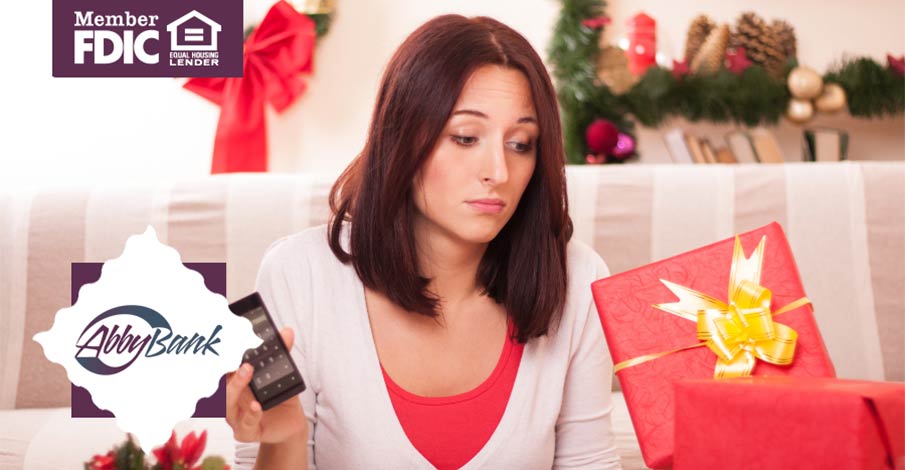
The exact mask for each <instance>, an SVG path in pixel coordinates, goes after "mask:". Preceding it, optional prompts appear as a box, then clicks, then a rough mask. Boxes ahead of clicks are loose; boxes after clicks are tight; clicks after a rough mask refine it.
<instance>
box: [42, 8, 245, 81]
mask: <svg viewBox="0 0 905 470" xmlns="http://www.w3.org/2000/svg"><path fill="white" fill-rule="evenodd" d="M242 42H243V37H242V0H160V1H152V0H53V75H54V76H55V77H240V76H242Z"/></svg>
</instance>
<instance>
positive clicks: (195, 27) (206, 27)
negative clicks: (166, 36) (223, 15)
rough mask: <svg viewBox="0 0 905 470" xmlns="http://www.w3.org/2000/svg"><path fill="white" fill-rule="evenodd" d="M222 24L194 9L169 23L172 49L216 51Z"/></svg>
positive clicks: (168, 28) (168, 30)
mask: <svg viewBox="0 0 905 470" xmlns="http://www.w3.org/2000/svg"><path fill="white" fill-rule="evenodd" d="M221 29H222V28H221V27H220V24H219V23H217V22H216V21H214V20H212V19H210V18H208V17H206V16H204V15H202V14H201V13H199V12H198V11H197V10H192V11H190V12H188V13H186V14H184V15H182V16H180V17H179V18H177V19H176V20H174V21H173V22H171V23H170V24H168V25H167V32H169V33H170V50H171V51H216V50H217V36H218V35H219V33H220V30H221Z"/></svg>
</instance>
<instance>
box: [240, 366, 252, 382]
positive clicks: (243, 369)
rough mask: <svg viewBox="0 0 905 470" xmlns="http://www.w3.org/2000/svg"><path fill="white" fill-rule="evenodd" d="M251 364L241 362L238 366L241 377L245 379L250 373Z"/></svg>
mask: <svg viewBox="0 0 905 470" xmlns="http://www.w3.org/2000/svg"><path fill="white" fill-rule="evenodd" d="M250 369H251V366H249V365H248V364H242V367H240V368H239V375H241V376H242V378H243V379H247V378H248V376H249V375H251V370H250Z"/></svg>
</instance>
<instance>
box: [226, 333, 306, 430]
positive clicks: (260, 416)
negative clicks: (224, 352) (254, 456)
mask: <svg viewBox="0 0 905 470" xmlns="http://www.w3.org/2000/svg"><path fill="white" fill-rule="evenodd" d="M280 336H282V337H283V342H284V343H285V344H286V349H288V350H292V343H293V339H294V336H295V335H294V334H293V332H292V329H291V328H283V329H282V330H280ZM253 372H254V368H253V367H252V366H251V364H242V366H241V367H239V370H237V371H236V372H233V373H230V374H228V375H227V378H226V422H227V423H228V424H229V425H230V427H231V428H233V438H235V439H236V440H237V441H239V442H261V443H265V444H279V443H282V442H285V441H287V440H289V439H290V438H296V437H298V435H300V434H301V435H303V436H305V438H304V439H303V442H307V440H308V438H307V435H308V423H307V421H306V420H305V412H304V410H303V409H302V402H301V401H300V400H299V396H298V395H295V396H293V397H292V398H290V399H288V400H286V401H284V402H283V403H280V404H279V405H277V406H275V407H273V408H271V409H269V410H267V411H263V409H262V408H261V404H260V403H258V401H257V400H255V397H254V394H252V393H251V388H249V387H248V383H249V382H250V381H251V378H252V373H253Z"/></svg>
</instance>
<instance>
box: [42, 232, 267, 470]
mask: <svg viewBox="0 0 905 470" xmlns="http://www.w3.org/2000/svg"><path fill="white" fill-rule="evenodd" d="M75 272H76V270H75V269H73V273H75ZM94 279H96V280H95V281H94V282H90V283H87V284H85V283H80V282H76V280H75V278H74V281H73V284H74V285H79V286H80V287H79V288H78V293H77V295H75V296H73V299H74V300H73V304H72V306H71V307H66V308H62V309H60V310H58V311H57V314H56V315H55V316H54V320H53V325H52V326H51V327H50V329H49V330H47V331H42V332H40V333H37V334H36V335H35V336H34V340H35V341H37V342H38V343H40V344H41V347H42V348H43V349H44V355H45V356H47V359H48V360H50V361H51V362H54V363H57V364H60V365H62V366H63V367H65V368H66V374H67V377H68V378H69V381H70V382H72V384H73V385H74V386H77V387H80V388H81V389H84V390H85V391H87V393H89V394H90V400H91V401H93V403H94V404H95V405H96V407H97V408H98V409H99V410H107V411H109V412H110V413H112V414H113V415H114V416H115V417H116V420H117V424H118V425H119V427H120V428H121V429H122V430H123V431H125V432H129V433H133V434H135V435H136V436H137V437H138V440H139V442H140V443H141V446H142V448H143V449H145V452H150V451H151V449H152V448H153V447H156V446H159V445H161V444H163V443H164V442H166V440H167V439H168V438H169V436H170V434H171V432H172V430H173V426H175V425H176V423H178V422H180V421H183V420H185V419H187V418H189V417H190V416H192V414H193V412H194V410H195V409H196V405H199V406H200V404H199V400H200V399H203V398H205V397H210V396H211V395H214V394H215V393H217V390H218V389H219V388H220V383H221V381H222V378H223V375H224V374H226V373H227V372H230V371H234V370H236V369H237V368H238V367H239V365H240V364H241V363H242V356H243V354H244V353H245V351H246V350H248V349H250V348H255V347H258V346H259V345H260V344H261V338H259V337H258V336H256V335H255V333H254V329H253V327H252V325H251V322H250V321H248V319H246V318H244V317H240V316H237V315H235V314H233V313H232V311H230V309H229V304H228V303H227V300H226V298H225V297H224V296H223V295H222V294H220V293H214V292H212V291H210V290H209V289H208V288H207V283H206V279H207V278H205V277H203V276H202V274H201V273H200V272H199V271H196V270H194V269H190V268H188V267H187V266H186V265H185V264H183V262H182V259H181V257H180V256H179V252H178V251H176V249H174V248H173V247H170V246H167V245H165V244H163V243H161V242H160V240H158V239H157V232H156V230H154V228H153V227H151V226H148V227H147V229H146V230H145V232H144V233H143V234H139V235H132V236H130V237H129V238H128V240H127V241H126V245H125V248H124V249H123V252H122V254H121V255H120V256H119V257H118V258H114V259H109V260H107V261H105V262H103V265H102V268H101V269H100V276H99V277H95V278H94ZM224 283H225V278H224ZM224 290H225V289H224ZM173 384H176V386H174V385H173ZM75 404H76V401H75V400H73V405H75Z"/></svg>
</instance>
